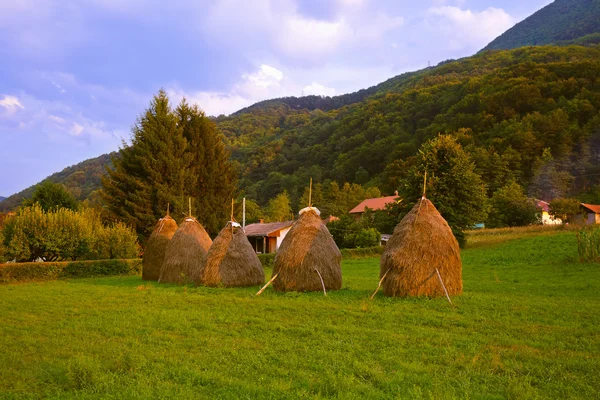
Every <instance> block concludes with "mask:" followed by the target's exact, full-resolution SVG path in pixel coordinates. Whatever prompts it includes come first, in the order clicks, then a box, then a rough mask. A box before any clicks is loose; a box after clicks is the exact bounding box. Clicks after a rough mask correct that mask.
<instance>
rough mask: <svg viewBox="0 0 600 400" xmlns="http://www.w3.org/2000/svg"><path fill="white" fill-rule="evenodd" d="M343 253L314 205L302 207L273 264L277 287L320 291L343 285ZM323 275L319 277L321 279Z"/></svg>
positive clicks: (279, 288)
mask: <svg viewBox="0 0 600 400" xmlns="http://www.w3.org/2000/svg"><path fill="white" fill-rule="evenodd" d="M341 260H342V253H340V250H339V249H338V247H337V245H336V244H335V242H334V241H333V237H332V236H331V234H330V233H329V231H328V230H327V227H326V226H325V224H324V223H323V221H322V220H321V217H319V212H318V210H317V209H316V208H313V207H308V208H306V209H304V210H302V211H301V213H300V218H298V220H297V221H296V222H294V225H292V228H291V229H290V231H289V232H288V233H287V235H286V237H285V239H283V242H282V243H281V246H280V247H279V250H278V251H277V255H276V256H275V261H274V265H273V276H275V275H277V278H276V279H275V280H274V281H273V287H274V288H275V290H277V291H299V292H300V291H306V292H311V291H321V290H323V285H324V286H325V288H326V289H327V290H337V289H341V287H342V268H341V266H340V262H341ZM321 278H322V281H321Z"/></svg>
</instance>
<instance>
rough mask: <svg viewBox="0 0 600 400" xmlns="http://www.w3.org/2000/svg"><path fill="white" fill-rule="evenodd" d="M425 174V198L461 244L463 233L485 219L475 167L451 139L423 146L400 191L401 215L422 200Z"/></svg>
mask: <svg viewBox="0 0 600 400" xmlns="http://www.w3.org/2000/svg"><path fill="white" fill-rule="evenodd" d="M425 171H427V196H426V197H427V198H428V199H429V200H431V201H432V202H433V204H434V205H435V207H436V208H437V209H438V211H439V212H440V214H442V216H443V217H444V218H445V219H446V221H448V224H449V225H450V227H451V228H452V231H453V232H454V235H455V236H456V238H457V240H459V243H460V242H462V241H463V240H462V239H463V232H464V231H465V230H466V229H469V228H470V227H472V226H473V225H475V224H476V223H479V222H482V221H485V220H486V217H487V198H486V195H485V188H484V184H483V182H482V181H481V178H480V176H479V175H477V174H476V173H475V165H474V164H473V163H472V162H471V160H470V159H469V156H468V155H467V153H466V152H465V151H464V150H463V148H462V146H461V145H460V144H459V143H457V141H456V139H455V138H454V137H453V136H451V135H440V136H438V137H437V138H435V139H432V140H430V141H429V142H427V143H425V144H424V145H423V147H422V149H421V151H420V155H419V157H418V159H417V161H416V163H415V165H414V166H413V167H412V168H411V169H410V170H409V172H408V176H407V177H406V179H405V181H404V185H403V186H402V187H401V188H400V197H401V198H402V199H403V200H402V203H401V205H400V211H401V214H404V215H405V214H406V213H408V211H410V210H411V209H412V207H413V206H414V205H415V203H416V202H417V201H418V200H419V199H420V198H421V197H422V195H423V183H424V174H425ZM462 244H464V242H463V243H462Z"/></svg>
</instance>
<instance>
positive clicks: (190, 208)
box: [188, 197, 192, 217]
mask: <svg viewBox="0 0 600 400" xmlns="http://www.w3.org/2000/svg"><path fill="white" fill-rule="evenodd" d="M188 215H189V216H190V217H191V216H192V198H191V197H188Z"/></svg>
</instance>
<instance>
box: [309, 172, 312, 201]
mask: <svg viewBox="0 0 600 400" xmlns="http://www.w3.org/2000/svg"><path fill="white" fill-rule="evenodd" d="M308 206H309V207H312V178H310V184H309V186H308Z"/></svg>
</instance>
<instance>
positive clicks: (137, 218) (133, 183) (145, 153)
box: [102, 90, 235, 237]
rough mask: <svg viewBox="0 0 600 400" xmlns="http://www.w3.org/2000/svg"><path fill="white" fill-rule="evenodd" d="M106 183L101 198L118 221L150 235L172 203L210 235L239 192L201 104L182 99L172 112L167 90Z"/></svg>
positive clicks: (125, 147) (137, 129)
mask: <svg viewBox="0 0 600 400" xmlns="http://www.w3.org/2000/svg"><path fill="white" fill-rule="evenodd" d="M113 164H114V167H113V168H112V169H108V174H107V176H106V177H105V178H104V179H103V181H102V186H103V192H102V196H103V198H104V200H105V203H106V205H107V208H108V210H109V212H110V214H111V215H112V216H113V218H114V219H117V220H121V221H124V222H126V223H128V224H130V225H132V226H135V228H136V231H137V232H138V234H140V235H141V236H142V237H147V236H148V234H149V233H150V232H151V230H152V228H153V227H154V224H155V223H156V220H157V219H158V218H160V217H162V216H163V215H164V213H165V210H166V209H167V203H170V205H171V213H172V215H174V216H176V217H179V216H183V215H185V214H187V212H188V201H187V198H188V197H191V198H192V199H194V207H193V208H192V211H193V213H194V215H196V216H197V217H198V220H199V221H200V222H201V223H203V224H204V225H205V227H206V228H207V230H208V231H209V232H210V233H213V234H214V233H216V232H217V231H218V230H219V228H220V227H221V225H222V224H223V223H224V222H225V220H226V218H227V215H228V211H227V207H226V206H225V205H226V204H228V202H229V200H230V199H231V196H232V194H233V193H234V190H235V171H234V170H233V168H232V167H231V165H230V163H229V161H228V154H227V152H226V150H225V147H224V145H223V143H222V141H221V137H220V136H219V134H218V132H217V130H216V127H215V125H214V123H213V122H212V121H210V120H209V119H208V118H207V117H206V116H205V115H204V113H202V112H201V111H200V110H199V109H198V108H197V107H190V106H188V105H187V103H186V102H185V100H184V101H182V102H181V104H180V105H179V106H178V107H177V109H176V110H175V111H173V110H172V109H171V107H170V105H169V99H168V96H167V94H166V93H165V92H164V91H162V90H161V91H159V92H158V94H157V95H156V96H154V99H153V101H152V102H151V104H150V107H149V108H148V110H146V112H145V113H144V114H142V115H141V116H140V117H139V118H138V121H137V123H136V124H135V126H134V127H133V129H132V139H131V145H127V144H125V143H123V147H122V148H121V150H120V152H119V156H118V157H115V158H114V159H113Z"/></svg>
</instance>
